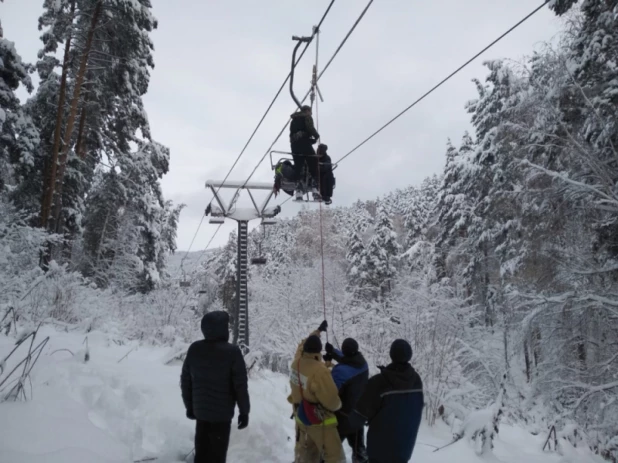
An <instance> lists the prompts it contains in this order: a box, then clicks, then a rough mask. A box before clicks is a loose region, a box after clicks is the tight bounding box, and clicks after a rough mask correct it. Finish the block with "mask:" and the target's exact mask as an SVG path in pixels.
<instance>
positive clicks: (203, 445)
mask: <svg viewBox="0 0 618 463" xmlns="http://www.w3.org/2000/svg"><path fill="white" fill-rule="evenodd" d="M229 321H230V317H229V315H228V313H227V312H223V311H216V312H210V313H207V314H206V315H204V318H202V333H203V334H204V340H202V341H197V342H194V343H193V344H191V346H190V347H189V350H188V352H187V357H186V358H185V361H184V363H183V365H182V374H181V376H180V387H181V390H182V400H183V402H184V404H185V408H186V410H187V418H189V419H192V420H196V421H197V423H196V427H195V463H206V462H208V463H225V461H226V458H227V449H228V445H229V441H230V430H231V422H232V418H234V408H235V406H236V405H237V404H238V411H239V416H238V429H244V428H246V427H247V425H248V424H249V408H250V405H249V391H248V388H247V368H246V366H245V360H244V358H243V356H242V352H241V351H240V349H239V348H238V347H237V346H234V345H232V344H230V343H228V339H229V330H228V325H229Z"/></svg>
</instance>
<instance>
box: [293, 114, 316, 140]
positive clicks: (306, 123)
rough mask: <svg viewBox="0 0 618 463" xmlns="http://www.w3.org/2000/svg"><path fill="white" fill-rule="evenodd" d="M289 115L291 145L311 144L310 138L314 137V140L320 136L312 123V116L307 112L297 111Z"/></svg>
mask: <svg viewBox="0 0 618 463" xmlns="http://www.w3.org/2000/svg"><path fill="white" fill-rule="evenodd" d="M290 117H291V118H292V121H291V122H290V143H292V145H294V144H300V143H308V144H309V145H311V144H312V143H311V142H310V141H309V139H310V138H314V139H315V140H317V139H318V138H320V134H319V133H318V131H317V130H316V129H315V125H314V124H313V117H311V116H310V115H309V114H305V113H303V112H301V111H298V112H295V113H294V114H292V115H291V116H290Z"/></svg>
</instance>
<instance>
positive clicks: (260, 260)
mask: <svg viewBox="0 0 618 463" xmlns="http://www.w3.org/2000/svg"><path fill="white" fill-rule="evenodd" d="M275 223H277V221H276V220H275V219H273V218H264V219H262V239H261V240H260V241H259V242H258V255H257V257H252V258H251V264H252V265H265V264H266V263H267V262H268V259H267V258H266V256H265V255H264V254H262V242H263V241H264V238H265V237H266V225H274V224H275Z"/></svg>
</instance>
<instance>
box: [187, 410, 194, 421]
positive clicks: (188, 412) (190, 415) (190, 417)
mask: <svg viewBox="0 0 618 463" xmlns="http://www.w3.org/2000/svg"><path fill="white" fill-rule="evenodd" d="M187 418H189V419H190V420H194V419H195V415H194V414H193V412H192V411H191V410H187Z"/></svg>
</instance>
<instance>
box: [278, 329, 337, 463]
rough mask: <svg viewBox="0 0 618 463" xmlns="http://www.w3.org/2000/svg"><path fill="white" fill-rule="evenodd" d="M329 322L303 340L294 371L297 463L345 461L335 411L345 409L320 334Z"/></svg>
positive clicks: (297, 352) (291, 385)
mask: <svg viewBox="0 0 618 463" xmlns="http://www.w3.org/2000/svg"><path fill="white" fill-rule="evenodd" d="M327 328H328V323H327V322H326V320H324V321H323V322H322V324H321V325H320V327H319V328H318V329H317V331H314V332H313V333H311V335H309V337H307V338H306V339H303V341H301V343H300V344H299V345H298V348H297V349H296V355H295V356H294V360H293V361H292V365H291V368H290V387H291V389H292V392H291V394H290V396H289V397H288V402H290V403H291V404H292V406H293V407H294V418H295V420H296V445H295V447H294V457H295V460H294V461H295V463H315V462H318V461H320V457H322V459H323V461H324V462H325V463H342V462H345V454H344V452H343V447H342V445H341V439H340V438H339V433H338V431H337V418H336V416H335V412H336V411H337V410H339V409H340V408H341V400H340V399H339V392H338V390H337V386H336V385H335V382H334V381H333V377H332V375H331V372H330V370H329V369H328V367H327V366H326V364H325V363H324V361H323V359H322V354H321V352H322V341H321V340H320V334H321V333H322V332H323V331H326V329H327Z"/></svg>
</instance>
